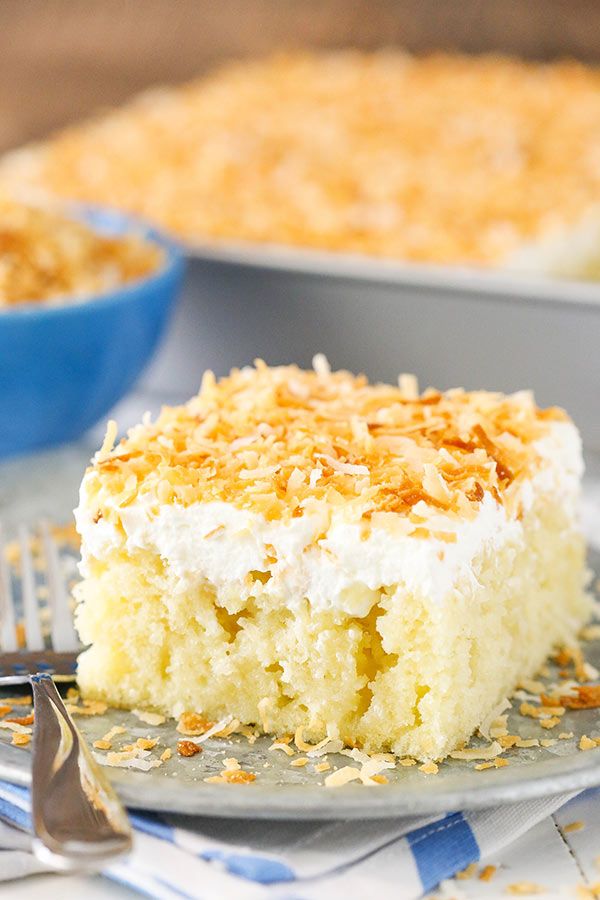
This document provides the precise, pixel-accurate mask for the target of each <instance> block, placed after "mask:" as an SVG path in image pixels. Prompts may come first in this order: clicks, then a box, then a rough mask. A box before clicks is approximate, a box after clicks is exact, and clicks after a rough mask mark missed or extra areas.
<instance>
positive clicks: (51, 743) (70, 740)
mask: <svg viewBox="0 0 600 900" xmlns="http://www.w3.org/2000/svg"><path fill="white" fill-rule="evenodd" d="M29 680H30V682H31V687H32V692H33V704H34V712H35V719H34V728H33V759H32V773H31V807H32V819H33V831H34V841H33V850H34V853H35V855H36V856H37V857H38V859H41V860H43V861H44V862H45V863H47V864H49V865H51V866H52V867H53V868H55V869H58V870H60V871H63V872H68V871H76V870H80V869H94V868H100V867H101V866H102V865H104V864H105V863H106V862H108V861H109V860H111V859H112V858H113V857H115V856H118V855H120V854H122V853H126V852H127V851H128V850H130V849H131V828H130V825H129V821H128V819H127V815H126V813H125V810H124V809H123V807H122V806H121V803H120V801H119V800H118V799H117V796H116V794H115V793H114V791H113V789H112V787H111V786H110V784H109V782H108V779H107V778H105V776H104V774H103V773H102V771H101V769H100V767H99V766H98V765H97V764H96V762H95V761H94V759H93V757H92V755H91V753H90V751H89V750H88V748H87V746H86V744H85V742H84V740H83V738H82V737H81V735H80V733H79V730H78V728H77V726H76V725H75V723H74V722H73V720H72V719H71V717H70V715H69V713H68V712H67V710H66V708H65V705H64V703H63V702H62V699H61V697H60V694H59V693H58V691H57V689H56V686H55V684H54V682H53V680H52V678H51V677H50V676H49V675H47V674H46V673H40V674H37V675H31V676H30V679H29Z"/></svg>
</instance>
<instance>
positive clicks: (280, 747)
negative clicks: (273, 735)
mask: <svg viewBox="0 0 600 900" xmlns="http://www.w3.org/2000/svg"><path fill="white" fill-rule="evenodd" d="M269 750H281V751H282V752H283V753H285V754H286V756H293V755H294V751H293V750H292V748H291V747H288V745H287V744H282V743H281V741H274V742H273V743H272V744H271V746H270V747H269Z"/></svg>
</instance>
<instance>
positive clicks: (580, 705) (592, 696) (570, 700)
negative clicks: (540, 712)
mask: <svg viewBox="0 0 600 900" xmlns="http://www.w3.org/2000/svg"><path fill="white" fill-rule="evenodd" d="M575 690H576V696H572V695H570V694H561V696H560V704H561V706H565V707H567V709H597V708H599V707H600V684H585V685H580V686H577V687H576V688H575Z"/></svg>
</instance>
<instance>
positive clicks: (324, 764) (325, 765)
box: [313, 759, 331, 772]
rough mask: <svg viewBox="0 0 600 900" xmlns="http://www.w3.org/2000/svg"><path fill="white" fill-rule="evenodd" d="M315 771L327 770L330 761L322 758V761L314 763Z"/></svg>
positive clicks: (329, 766)
mask: <svg viewBox="0 0 600 900" xmlns="http://www.w3.org/2000/svg"><path fill="white" fill-rule="evenodd" d="M313 768H314V770H315V772H327V771H328V769H330V768H331V765H330V763H329V762H328V761H327V760H326V759H324V760H323V762H320V763H315V765H314V766H313Z"/></svg>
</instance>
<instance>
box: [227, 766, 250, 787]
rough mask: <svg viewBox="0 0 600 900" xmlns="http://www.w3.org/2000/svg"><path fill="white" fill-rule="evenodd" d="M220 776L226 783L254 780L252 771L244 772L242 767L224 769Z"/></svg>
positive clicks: (247, 782) (241, 782)
mask: <svg viewBox="0 0 600 900" xmlns="http://www.w3.org/2000/svg"><path fill="white" fill-rule="evenodd" d="M221 777H222V778H223V780H224V781H225V782H227V784H251V783H252V782H253V781H256V775H255V774H254V772H245V771H244V769H226V770H225V771H224V772H222V773H221Z"/></svg>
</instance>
